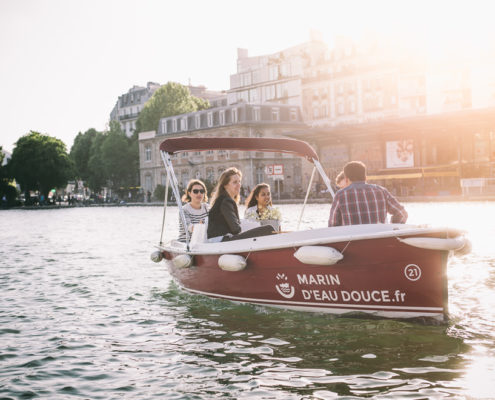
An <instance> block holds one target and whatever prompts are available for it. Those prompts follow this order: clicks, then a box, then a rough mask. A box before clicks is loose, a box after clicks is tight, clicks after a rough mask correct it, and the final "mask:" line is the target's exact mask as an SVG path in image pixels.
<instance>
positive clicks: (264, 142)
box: [160, 137, 318, 161]
mask: <svg viewBox="0 0 495 400" xmlns="http://www.w3.org/2000/svg"><path fill="white" fill-rule="evenodd" d="M160 150H161V151H165V152H167V153H169V154H175V153H179V152H183V151H206V150H245V151H270V152H276V153H291V154H297V155H299V156H301V157H305V158H307V159H308V160H309V161H312V160H313V159H315V160H318V155H317V154H316V151H315V150H314V149H313V148H312V147H311V146H310V145H309V144H308V143H306V142H303V141H302V140H297V139H287V138H232V137H207V138H198V137H177V138H170V139H166V140H164V141H163V142H162V143H161V145H160Z"/></svg>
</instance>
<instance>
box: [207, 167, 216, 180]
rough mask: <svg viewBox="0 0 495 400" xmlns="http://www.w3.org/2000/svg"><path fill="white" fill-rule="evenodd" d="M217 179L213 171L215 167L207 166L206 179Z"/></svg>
mask: <svg viewBox="0 0 495 400" xmlns="http://www.w3.org/2000/svg"><path fill="white" fill-rule="evenodd" d="M214 179H215V173H214V172H213V168H206V180H208V181H210V182H213V181H214Z"/></svg>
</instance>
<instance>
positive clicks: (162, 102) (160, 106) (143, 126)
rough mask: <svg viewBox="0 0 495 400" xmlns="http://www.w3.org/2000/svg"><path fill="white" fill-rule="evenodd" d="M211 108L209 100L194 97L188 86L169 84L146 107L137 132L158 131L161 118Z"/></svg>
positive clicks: (140, 116)
mask: <svg viewBox="0 0 495 400" xmlns="http://www.w3.org/2000/svg"><path fill="white" fill-rule="evenodd" d="M209 106H210V104H209V102H208V100H204V99H201V98H198V97H195V96H193V95H192V94H191V93H190V92H189V89H188V88H187V87H186V86H184V85H181V84H180V83H175V82H168V83H167V84H166V85H163V86H162V87H160V88H159V89H157V90H156V91H155V93H153V96H152V97H151V99H150V100H149V101H148V102H147V103H146V104H145V105H144V107H143V109H142V110H141V113H140V114H139V117H138V119H137V122H136V132H145V131H154V130H156V129H157V127H158V123H159V121H160V118H165V117H170V116H172V115H179V114H184V113H188V112H193V111H198V110H204V109H206V108H208V107H209Z"/></svg>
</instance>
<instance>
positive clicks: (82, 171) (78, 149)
mask: <svg viewBox="0 0 495 400" xmlns="http://www.w3.org/2000/svg"><path fill="white" fill-rule="evenodd" d="M98 134H100V133H99V132H97V131H96V130H95V129H93V128H91V129H88V130H87V131H86V132H84V134H83V133H81V132H79V133H78V134H77V136H76V138H75V139H74V144H73V145H72V147H71V149H70V158H71V160H72V162H73V163H74V170H75V174H76V175H77V177H78V178H80V179H82V180H84V181H88V179H89V175H90V170H89V166H88V164H89V158H90V156H91V145H92V144H93V142H94V140H95V138H96V136H97V135H98Z"/></svg>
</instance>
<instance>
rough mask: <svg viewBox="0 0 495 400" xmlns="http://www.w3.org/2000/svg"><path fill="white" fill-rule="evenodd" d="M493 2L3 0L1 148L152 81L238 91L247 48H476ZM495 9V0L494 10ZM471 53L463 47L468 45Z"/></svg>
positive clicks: (90, 121) (490, 35) (102, 120)
mask: <svg viewBox="0 0 495 400" xmlns="http://www.w3.org/2000/svg"><path fill="white" fill-rule="evenodd" d="M492 3H493V2H492V1H491V0H486V1H482V0H478V1H477V0H470V1H464V0H459V1H456V0H450V1H444V0H429V1H423V0H415V1H409V0H394V1H390V0H346V1H343V0H338V1H334V0H249V1H246V0H244V1H238V0H209V1H204V0H177V1H168V0H115V1H114V0H0V57H1V58H0V60H1V62H0V121H1V124H2V126H1V127H0V146H3V148H4V150H7V151H10V152H11V151H12V150H13V148H14V146H15V142H16V141H17V140H18V139H19V138H20V137H21V136H23V135H25V134H27V133H29V131H30V130H34V131H38V132H41V133H43V134H48V135H50V136H54V137H56V138H58V139H61V140H62V141H63V142H64V143H65V144H66V145H67V149H68V150H70V147H71V146H72V144H73V140H74V138H75V136H76V135H77V134H78V133H79V132H85V131H86V130H88V129H89V128H95V129H97V130H104V129H105V128H106V126H107V124H108V121H109V116H110V112H111V110H112V108H113V106H114V105H115V103H116V101H117V98H118V96H120V95H121V94H123V93H126V92H127V91H128V90H129V89H130V88H131V87H132V86H134V85H139V86H145V85H146V83H147V82H149V81H152V82H158V83H161V84H164V83H166V82H168V81H175V82H179V83H182V84H188V82H191V84H193V85H204V86H206V87H207V88H208V89H211V90H226V89H229V82H230V80H229V77H230V75H231V74H233V73H235V72H236V57H237V48H239V47H241V48H246V49H248V51H249V55H253V56H255V55H262V54H270V53H275V52H277V51H281V50H283V49H285V48H287V47H291V46H294V45H297V44H300V43H302V42H305V41H307V40H309V35H310V31H311V30H312V29H313V30H317V31H319V32H320V33H321V35H322V36H323V39H324V40H325V41H326V42H327V43H328V44H329V45H330V46H331V44H332V41H333V40H335V38H336V36H338V35H341V36H349V37H351V38H354V39H359V38H363V37H365V36H366V35H368V34H370V33H377V34H384V35H389V36H390V37H395V38H404V39H414V40H415V41H418V42H419V43H422V44H425V45H427V46H429V47H430V49H438V48H443V47H444V46H446V45H448V46H451V47H453V48H459V49H461V48H462V49H464V50H468V49H470V48H472V47H475V46H480V45H483V43H484V41H486V40H488V39H490V40H494V38H495V33H494V32H495V28H494V25H495V24H493V15H494V12H493V11H492V10H491V8H492V7H490V4H492ZM494 8H495V7H494ZM464 50H463V51H464Z"/></svg>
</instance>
